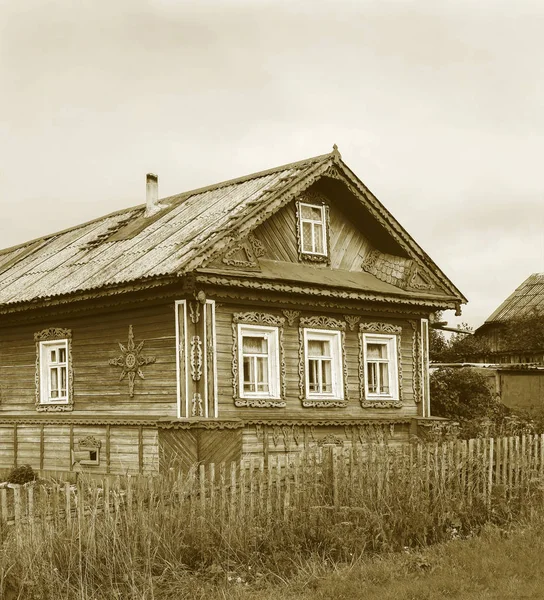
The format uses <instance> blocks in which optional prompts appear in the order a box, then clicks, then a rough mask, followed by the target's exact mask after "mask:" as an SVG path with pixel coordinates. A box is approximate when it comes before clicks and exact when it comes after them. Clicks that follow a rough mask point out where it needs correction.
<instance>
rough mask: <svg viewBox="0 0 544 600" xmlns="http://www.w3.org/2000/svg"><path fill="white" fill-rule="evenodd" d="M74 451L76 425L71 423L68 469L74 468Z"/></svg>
mask: <svg viewBox="0 0 544 600" xmlns="http://www.w3.org/2000/svg"><path fill="white" fill-rule="evenodd" d="M73 451H74V426H73V425H72V423H70V448H69V450H68V465H69V468H68V470H69V471H71V470H72V466H73V465H72V453H73Z"/></svg>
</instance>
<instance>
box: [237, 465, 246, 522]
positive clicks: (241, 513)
mask: <svg viewBox="0 0 544 600" xmlns="http://www.w3.org/2000/svg"><path fill="white" fill-rule="evenodd" d="M239 473H240V494H239V498H240V505H239V509H238V510H239V513H238V518H239V519H245V518H246V467H245V464H244V461H243V459H242V460H241V461H240V471H239Z"/></svg>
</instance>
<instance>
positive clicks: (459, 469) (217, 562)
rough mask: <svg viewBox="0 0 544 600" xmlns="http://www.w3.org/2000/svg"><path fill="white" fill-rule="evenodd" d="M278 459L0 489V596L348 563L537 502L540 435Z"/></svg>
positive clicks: (168, 584) (137, 594)
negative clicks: (320, 561)
mask: <svg viewBox="0 0 544 600" xmlns="http://www.w3.org/2000/svg"><path fill="white" fill-rule="evenodd" d="M281 458H282V460H270V461H269V463H268V465H267V466H265V465H264V464H263V463H262V462H260V461H259V462H257V461H253V462H251V461H249V462H246V463H243V464H242V465H239V464H232V465H219V466H213V465H211V466H206V467H204V466H201V467H199V468H198V469H196V468H195V469H194V470H193V471H191V472H189V473H178V472H175V471H171V472H169V473H168V474H167V475H165V476H157V477H153V478H144V477H138V478H123V479H118V480H116V481H114V482H113V483H112V482H106V481H104V482H97V481H80V482H79V484H78V486H77V489H73V488H72V487H71V486H70V485H69V484H66V485H62V486H58V487H45V486H40V485H35V486H29V487H21V488H15V489H14V490H11V489H2V490H0V500H1V503H0V508H1V509H2V515H3V516H4V517H7V519H6V518H5V519H4V520H3V521H2V527H1V530H0V535H1V539H2V546H1V548H2V549H1V554H0V595H1V597H3V598H10V594H11V597H14V598H16V597H20V598H29V599H32V598H40V599H44V600H47V598H56V599H62V598H79V599H82V598H96V599H97V600H98V599H102V598H104V599H105V598H108V599H111V598H115V597H120V598H152V597H160V598H182V597H183V594H184V590H185V591H186V592H187V597H192V594H194V590H195V586H194V585H193V582H194V581H195V580H198V581H202V578H203V577H204V579H205V580H206V581H208V582H225V583H228V582H232V581H234V582H239V583H246V582H247V583H252V584H255V583H258V582H259V581H261V580H266V579H275V578H276V579H277V578H285V577H288V576H289V574H290V573H292V572H293V571H294V570H296V569H297V567H298V566H300V564H302V562H303V561H304V560H306V559H308V558H309V557H312V556H316V555H317V556H320V557H322V558H325V559H327V560H330V561H352V560H353V559H354V558H355V557H357V556H359V555H361V554H363V553H370V552H383V551H397V550H401V551H404V550H405V549H407V548H408V549H410V548H418V547H421V546H425V545H427V544H430V543H435V542H439V541H441V540H444V539H451V538H453V537H463V536H471V535H473V534H474V533H477V532H478V531H479V529H480V528H481V527H482V525H483V524H484V523H486V522H489V521H491V522H495V523H505V522H508V521H512V520H514V519H516V518H519V517H520V516H522V515H523V514H526V513H527V512H531V511H533V510H535V507H538V506H539V505H540V504H541V503H542V500H543V494H542V485H541V482H542V481H543V475H544V473H543V470H544V436H524V437H521V438H505V439H502V440H471V441H469V442H466V441H462V442H447V443H444V444H441V445H438V444H431V445H425V446H423V445H413V446H409V447H406V448H403V449H400V450H399V449H394V448H388V447H387V446H385V445H365V446H364V447H359V448H350V449H349V450H346V451H343V450H342V449H339V448H336V447H326V448H319V449H318V450H316V451H312V452H308V453H305V454H304V455H299V456H283V457H281ZM7 522H13V524H12V525H9V524H7ZM199 586H200V588H199V589H201V587H202V586H201V584H200V583H199Z"/></svg>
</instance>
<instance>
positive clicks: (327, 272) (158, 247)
mask: <svg viewBox="0 0 544 600" xmlns="http://www.w3.org/2000/svg"><path fill="white" fill-rule="evenodd" d="M157 190H158V183H157V178H156V176H152V175H148V178H147V202H146V204H145V205H140V206H136V207H134V208H130V209H128V210H121V211H118V212H115V213H112V214H110V215H107V216H105V217H101V218H99V219H96V220H94V221H91V222H88V223H84V224H82V225H78V226H77V227H73V228H71V229H68V230H65V231H61V232H58V233H54V234H52V235H48V236H46V237H43V238H40V239H37V240H33V241H31V242H28V243H25V244H22V245H20V246H17V247H13V248H8V249H6V250H3V251H2V252H0V469H8V468H11V467H13V466H14V465H21V464H30V465H32V466H33V467H34V468H36V469H39V470H41V471H42V472H57V473H59V472H65V474H66V473H67V472H73V471H85V472H89V473H97V474H98V473H100V474H105V473H111V474H115V473H126V472H129V473H130V472H133V473H135V472H155V471H157V470H159V469H160V468H166V467H168V466H169V465H171V464H173V463H175V462H176V461H182V462H183V463H184V464H188V463H192V462H194V461H203V462H219V461H222V460H230V459H238V458H240V457H242V456H251V455H263V454H264V456H265V457H266V456H268V455H269V454H270V453H277V452H282V453H283V452H296V451H298V450H301V449H302V448H304V447H306V446H308V445H310V444H339V445H349V444H354V443H358V442H359V441H361V440H363V439H368V436H386V437H387V439H393V440H397V439H398V440H401V439H406V438H407V437H408V436H409V435H410V433H411V434H414V433H417V432H418V431H420V430H422V429H425V427H427V426H429V425H430V424H432V423H433V419H432V418H431V416H430V412H429V390H428V377H427V373H428V319H429V315H430V314H431V313H432V312H433V311H436V310H444V309H457V310H459V307H460V304H462V303H464V302H466V300H465V298H464V297H463V295H462V294H461V293H460V292H459V291H458V290H457V288H456V287H455V286H454V285H453V284H452V283H451V282H450V281H449V280H448V278H447V277H446V276H445V275H444V274H443V273H442V271H441V270H440V269H439V268H438V267H437V266H436V265H435V263H434V262H433V261H432V260H431V259H430V258H429V256H428V255H427V254H426V253H425V252H424V251H423V250H422V249H421V248H420V247H419V246H418V245H417V243H416V242H415V241H414V240H413V239H412V238H411V237H410V235H409V234H408V233H407V232H406V231H405V230H404V229H403V228H402V226H401V225H400V224H399V223H398V222H397V221H396V219H395V218H394V217H393V216H392V215H391V214H390V213H389V212H388V211H387V210H386V208H385V207H384V206H383V205H382V204H381V203H380V202H379V201H378V200H377V199H376V197H375V196H374V195H373V194H372V193H371V192H370V191H369V190H368V188H367V187H366V186H365V185H364V184H363V183H362V182H361V181H360V180H359V179H358V177H357V176H356V175H355V174H354V173H353V172H352V171H351V170H350V169H349V167H348V166H347V165H346V164H345V163H344V162H343V160H342V159H341V156H340V154H339V152H338V150H337V148H336V147H335V148H334V150H333V152H332V153H330V154H326V155H322V156H317V157H314V158H311V159H308V160H303V161H300V162H296V163H293V164H288V165H284V166H280V167H276V168H273V169H270V170H267V171H263V172H260V173H256V174H253V175H249V176H245V177H240V178H238V179H233V180H230V181H226V182H222V183H219V184H215V185H211V186H209V187H206V188H202V189H198V190H193V191H190V192H185V193H182V194H179V195H176V196H172V197H168V198H163V199H160V200H159V199H158V192H157Z"/></svg>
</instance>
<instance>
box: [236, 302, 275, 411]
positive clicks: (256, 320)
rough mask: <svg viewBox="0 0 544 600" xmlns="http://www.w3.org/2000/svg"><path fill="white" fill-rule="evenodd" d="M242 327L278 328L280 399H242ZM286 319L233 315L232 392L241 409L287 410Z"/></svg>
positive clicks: (260, 315) (259, 315) (269, 315)
mask: <svg viewBox="0 0 544 600" xmlns="http://www.w3.org/2000/svg"><path fill="white" fill-rule="evenodd" d="M240 325H242V326H243V325H253V326H258V327H259V326H260V327H263V328H264V327H268V328H276V329H277V334H278V336H277V339H278V355H279V356H278V359H279V377H280V381H279V382H278V390H279V393H280V397H279V398H278V399H276V398H270V399H269V398H264V397H263V398H259V397H255V398H250V397H244V398H242V397H241V394H240V372H239V369H240V368H241V366H240V365H239V347H238V339H239V329H240V327H239V326H240ZM284 325H285V318H284V317H280V316H278V315H272V314H269V313H261V312H244V313H234V314H233V315H232V340H233V344H232V391H233V398H234V405H235V406H237V407H239V408H241V407H246V408H285V406H286V405H287V404H286V402H285V398H286V365H285V350H284V345H283V328H284Z"/></svg>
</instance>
